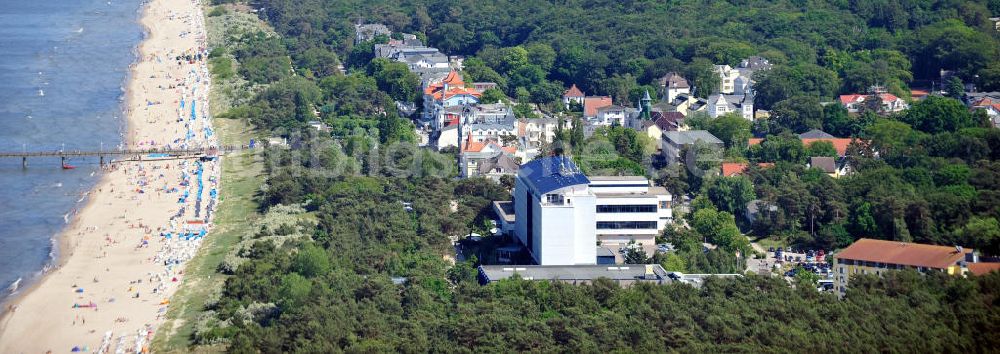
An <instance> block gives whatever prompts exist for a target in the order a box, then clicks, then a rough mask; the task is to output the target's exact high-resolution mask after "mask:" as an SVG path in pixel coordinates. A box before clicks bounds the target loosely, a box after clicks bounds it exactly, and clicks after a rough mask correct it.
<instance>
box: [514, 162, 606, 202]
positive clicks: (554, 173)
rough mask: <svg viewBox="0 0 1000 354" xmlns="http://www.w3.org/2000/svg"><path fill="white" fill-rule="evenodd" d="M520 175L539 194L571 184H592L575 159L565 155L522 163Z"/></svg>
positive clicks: (519, 170)
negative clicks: (574, 161)
mask: <svg viewBox="0 0 1000 354" xmlns="http://www.w3.org/2000/svg"><path fill="white" fill-rule="evenodd" d="M517 174H518V177H520V178H521V179H522V180H524V181H526V182H527V183H528V185H529V186H530V187H531V188H532V189H534V190H535V191H536V193H538V195H542V194H546V193H548V192H551V191H554V190H557V189H560V188H563V187H569V186H575V185H579V184H590V179H588V178H587V176H585V175H584V174H583V172H581V171H580V168H579V167H577V166H576V164H575V163H573V160H572V159H570V158H569V157H565V156H551V157H543V158H540V159H537V160H532V161H530V162H528V163H525V164H523V165H521V168H520V169H518V172H517Z"/></svg>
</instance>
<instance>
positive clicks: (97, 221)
mask: <svg viewBox="0 0 1000 354" xmlns="http://www.w3.org/2000/svg"><path fill="white" fill-rule="evenodd" d="M138 11H139V16H137V21H138V23H139V25H140V26H141V28H142V35H141V38H140V41H139V43H138V44H137V45H136V46H135V48H134V49H133V51H132V53H133V55H134V58H133V62H132V63H131V64H130V65H129V66H128V69H127V73H126V77H125V80H124V85H123V86H122V88H123V95H124V99H123V100H121V106H122V113H123V114H124V116H123V118H124V119H123V121H122V122H123V124H124V125H119V132H120V133H119V134H120V136H121V138H122V140H121V142H122V144H123V145H125V146H143V145H144V144H146V143H147V140H146V139H148V143H149V144H150V146H161V144H164V143H167V142H170V143H174V144H176V143H178V141H179V140H182V139H179V138H177V135H176V134H178V133H179V131H180V129H179V128H178V126H179V125H180V124H179V123H181V122H183V123H184V128H186V129H187V132H188V133H187V136H186V137H185V138H184V139H183V142H182V143H181V144H188V143H189V141H188V140H191V141H190V143H191V144H196V145H195V146H199V147H204V146H210V145H212V144H214V138H213V137H211V126H210V125H209V124H208V123H201V124H202V126H203V128H202V129H203V130H205V131H206V132H205V134H204V135H205V138H204V139H203V140H202V139H199V138H197V137H194V138H192V135H193V134H192V128H191V127H190V126H193V125H195V115H196V114H195V109H194V108H195V107H194V106H195V103H200V104H202V107H203V108H202V109H203V110H204V109H205V108H207V105H208V104H207V91H208V90H207V87H208V86H207V85H208V84H209V83H210V81H211V79H210V78H209V77H202V76H201V74H202V71H203V70H201V69H203V68H204V67H205V61H204V60H176V61H175V60H173V59H171V58H172V56H173V55H174V54H185V53H187V54H188V55H194V54H198V55H200V54H201V52H200V51H201V50H205V48H204V46H205V45H204V41H205V35H206V32H205V31H206V30H207V29H206V28H205V25H204V11H203V8H202V4H201V2H200V1H199V0H151V1H143V2H142V3H140V6H139V10H138ZM171 30H173V31H174V33H170V32H171ZM178 33H179V34H178ZM153 58H155V59H156V60H155V63H154V62H153ZM199 59H201V58H199ZM204 59H207V58H204ZM174 62H176V63H177V65H176V66H174V65H172V64H173V63H174ZM205 71H207V69H206V70H205ZM186 73H187V78H184V79H183V81H182V79H181V77H183V76H185V75H184V74H186ZM205 74H206V76H207V72H206V73H205ZM192 77H193V78H194V79H192ZM171 80H172V81H171ZM164 81H167V83H170V85H169V86H168V87H164V86H165V85H164ZM175 83H177V84H176V87H175V85H174V84H175ZM192 83H193V84H194V85H189V84H192ZM157 84H159V85H157ZM202 84H204V85H205V86H204V87H205V88H206V89H205V91H206V93H203V94H202V95H198V92H197V90H198V89H199V88H201V85H202ZM191 86H193V87H194V88H193V89H192V92H191V96H190V98H188V96H187V95H188V93H187V92H186V91H187V90H188V88H189V87H191ZM151 89H152V90H151ZM157 89H159V91H156V90H157ZM150 91H153V92H152V93H151V92H150ZM201 96H205V98H204V99H203V100H199V97H201ZM178 97H179V98H180V100H181V102H182V103H181V107H185V106H184V103H183V101H184V100H186V99H190V100H191V104H190V106H191V120H190V122H189V121H188V120H187V119H186V118H185V117H184V116H185V114H183V112H181V111H182V110H183V108H178V109H175V111H176V112H178V113H177V115H178V119H177V122H172V121H171V120H172V118H171V117H170V116H171V114H170V112H169V111H170V106H171V101H174V102H176V100H175V98H178ZM143 100H145V101H146V102H145V103H146V105H142V103H143V102H142V101H143ZM143 111H145V112H146V115H145V116H140V115H141V114H143ZM154 112H155V113H154ZM200 119H201V120H203V121H206V120H209V121H210V117H208V115H207V114H206V113H204V112H203V113H202V114H201V116H200ZM151 120H152V121H151ZM189 125H190V126H189ZM122 128H124V129H122ZM170 129H173V130H174V132H173V134H174V135H171V133H169V132H168V130H170ZM157 130H160V131H157ZM172 139H173V140H172ZM170 143H168V144H170ZM215 161H218V159H216V160H215ZM209 164H211V165H212V166H210V167H208V169H207V170H208V171H207V172H206V173H207V176H208V180H209V182H211V183H213V184H217V181H218V174H219V172H218V169H217V168H216V167H215V163H210V162H205V165H209ZM112 165H113V166H115V167H114V168H112V167H111V166H112ZM192 166H197V168H198V169H197V172H198V174H197V176H198V187H199V188H198V192H197V193H196V194H195V197H196V198H197V199H198V202H197V204H195V212H194V213H195V215H198V211H200V210H201V199H202V194H203V193H202V179H201V176H202V173H201V171H202V164H201V163H198V162H193V163H189V161H185V162H179V163H178V162H176V161H173V160H169V161H159V160H155V159H154V160H147V161H141V162H128V161H121V162H113V163H109V165H108V168H107V169H105V170H104V171H102V173H101V175H100V177H99V180H98V181H97V182H96V183H95V184H94V186H93V187H92V188H91V189H90V191H89V192H88V194H87V196H86V198H87V200H85V201H81V202H80V203H77V204H76V205H75V206H74V209H73V211H71V212H70V213H71V216H72V219H71V221H70V222H69V223H67V224H66V226H65V227H64V228H63V229H62V230H61V231H60V232H59V233H58V236H57V238H58V240H57V241H56V242H53V247H56V250H55V252H54V253H55V254H54V256H55V257H54V258H55V259H54V260H53V261H50V262H49V263H48V264H47V265H46V266H45V267H44V268H43V272H42V273H41V274H39V275H37V276H35V277H34V279H32V280H34V281H32V282H31V283H30V284H28V285H27V286H22V287H21V289H18V291H17V292H16V293H14V294H11V295H8V298H7V299H6V300H5V301H4V306H3V308H2V309H0V351H2V352H15V353H16V352H35V351H42V352H44V351H45V350H54V351H62V350H68V349H69V348H70V347H76V346H78V345H76V343H80V346H81V348H87V347H89V348H90V349H91V350H94V349H97V348H102V349H103V348H107V347H108V344H114V343H111V342H115V341H114V338H110V337H111V334H110V332H111V330H112V329H114V330H115V331H114V332H115V333H114V336H115V337H118V339H119V341H118V346H119V348H121V345H122V344H123V343H126V342H130V343H131V342H132V341H131V340H129V341H126V340H125V336H126V335H128V336H130V338H131V334H134V333H139V334H136V335H135V337H136V341H135V347H138V346H139V345H141V343H142V341H141V340H140V338H141V337H142V335H141V333H143V332H144V331H148V333H149V334H150V335H151V334H152V333H153V332H152V331H153V329H154V328H156V327H157V326H158V324H162V319H161V316H160V315H159V313H160V312H162V309H163V308H164V306H169V298H170V296H171V295H172V294H173V292H175V291H176V289H177V285H178V284H179V283H180V282H179V281H178V278H179V277H182V276H183V274H184V272H183V270H182V269H183V265H182V263H181V262H183V261H184V259H183V255H182V256H180V258H179V260H175V258H169V257H174V255H173V253H169V252H183V251H185V250H187V248H191V247H194V249H195V250H197V247H198V246H199V245H200V242H198V241H197V240H196V241H195V242H192V243H190V244H187V243H186V244H184V245H182V246H177V245H176V244H177V243H181V242H182V241H181V240H180V234H179V233H178V240H177V241H176V242H175V241H173V240H172V239H170V238H166V239H155V238H153V237H155V236H157V235H156V234H157V233H159V234H160V235H162V234H164V233H165V232H167V231H168V230H169V232H167V235H171V234H172V233H174V232H177V228H176V226H175V223H176V222H175V220H174V219H175V218H176V217H177V216H183V215H184V212H183V211H184V210H185V208H188V205H187V204H184V202H180V203H181V204H180V205H181V206H180V209H181V211H180V212H179V213H178V215H175V216H174V217H171V214H173V213H172V212H171V209H176V208H177V207H176V206H177V205H178V202H176V200H177V199H176V198H175V197H174V195H172V194H169V193H171V191H168V190H167V186H168V183H170V181H173V180H181V179H182V178H183V179H184V180H185V181H186V180H187V179H189V178H191V175H188V174H186V171H187V170H193V169H192ZM172 167H173V169H171V168H172ZM150 168H151V170H150ZM148 171H152V172H153V173H154V174H156V173H159V180H157V181H153V182H149V181H148V180H149V179H152V178H151V177H150V176H148V175H147V172H148ZM171 177H175V179H172V178H171ZM213 178H214V180H213ZM161 181H162V184H163V188H162V192H163V193H162V195H161V189H160V188H156V189H155V192H156V196H155V198H154V197H153V196H152V193H145V192H144V190H145V189H147V188H154V187H155V186H154V185H153V183H161ZM133 183H136V184H133ZM116 186H117V187H118V189H117V190H118V193H115V189H116ZM179 186H185V188H183V190H185V191H187V190H189V189H190V188H189V187H186V186H187V184H185V183H181V184H180V185H179ZM177 189H178V188H177V187H174V188H173V191H174V192H176V191H177ZM214 190H215V186H213V187H212V191H213V194H214ZM132 192H137V193H135V194H133V193H132ZM185 193H187V192H185ZM214 198H215V196H214V195H212V197H211V199H209V200H210V201H209V206H208V207H207V208H206V214H208V213H211V212H212V211H213V210H212V208H211V205H212V204H213V203H214V202H215V200H214ZM184 199H187V197H186V194H185V197H184ZM172 201H173V202H172ZM133 202H134V203H133ZM144 202H145V203H146V205H143V203H144ZM105 203H106V204H107V206H105V205H104V204H105ZM188 203H190V202H188ZM150 204H152V205H151V206H150ZM115 209H117V210H122V214H121V215H122V216H120V217H119V216H117V215H115V212H113V210H115ZM130 215H132V216H133V218H134V219H133V218H129V217H128V216H130ZM167 218H170V220H169V226H167V222H166V221H167V220H166V219H167ZM208 218H209V217H208V216H207V215H206V216H205V219H206V220H205V221H206V223H205V224H204V225H205V226H202V236H204V232H205V231H206V229H209V228H210V226H209V225H210V222H209V219H208ZM181 223H182V224H183V223H185V221H181ZM187 223H190V220H188V221H187ZM88 225H89V226H88ZM136 225H138V227H136ZM157 226H159V227H157ZM185 226H190V225H185ZM154 227H155V228H156V231H153V228H154ZM98 230H100V231H98ZM109 230H110V232H107V231H109ZM161 230H162V231H161ZM102 232H104V237H105V241H106V244H104V245H101V242H102V240H100V239H99V238H98V237H100V236H101V235H99V234H100V233H102ZM53 240H54V239H53ZM185 241H187V240H185ZM129 243H135V244H137V245H136V247H135V248H134V249H130V247H128V244H129ZM177 247H187V248H185V249H181V250H180V251H178V250H177ZM154 249H155V251H154ZM164 252H167V255H166V257H168V260H167V261H164V260H163V259H162V257H164ZM174 262H176V263H174ZM102 263H103V264H102ZM159 263H162V264H160V266H159V267H158V266H157V264H159ZM71 264H72V266H71ZM174 267H176V268H177V269H174ZM46 268H47V271H44V270H45V269H46ZM81 268H82V269H81ZM97 268H106V269H102V270H103V271H105V272H102V273H101V274H98V270H97ZM160 268H165V269H166V270H165V271H162V272H161V269H160ZM83 269H86V270H83ZM111 269H114V270H115V271H114V272H112V270H111ZM123 271H124V272H123ZM82 272H89V273H88V274H94V276H93V283H91V282H90V281H85V280H89V275H88V276H86V277H84V276H82V275H81V274H80V273H82ZM123 273H124V274H123ZM161 273H162V274H161ZM128 274H131V275H128ZM164 276H165V277H166V278H164ZM84 278H85V279H84ZM98 278H101V280H100V282H98ZM107 278H110V279H108V280H105V279H107ZM136 278H138V280H129V279H136ZM144 278H146V279H149V281H148V282H145V283H144V282H143V280H144ZM170 278H172V279H173V281H170V280H169V279H170ZM164 279H168V280H164ZM109 280H110V281H109ZM154 280H158V281H159V282H160V284H159V285H156V286H155V287H153V288H152V289H151V292H152V294H154V295H153V299H152V303H150V300H149V299H148V297H149V295H147V298H145V299H142V300H141V301H139V300H135V301H132V302H131V303H128V304H123V303H126V302H128V301H129V300H130V299H128V298H129V297H131V296H129V295H131V293H132V292H133V289H135V291H134V292H135V294H136V295H135V296H136V297H135V298H136V299H139V295H140V293H144V294H149V291H146V290H143V291H140V289H141V288H144V287H148V286H150V285H152V284H153V283H154ZM56 283H61V284H56ZM69 283H71V284H72V288H70V287H67V288H65V290H63V288H62V287H63V286H66V284H69ZM77 283H85V284H84V285H82V286H80V287H77V285H78V284H77ZM129 284H131V285H129ZM140 284H141V285H140ZM126 287H127V288H128V289H129V290H128V291H125V292H123V291H121V290H122V288H126ZM84 288H86V290H84ZM95 290H96V291H95ZM147 290H149V289H147ZM158 290H159V291H158ZM92 293H95V294H99V295H103V296H105V297H104V298H93V299H89V300H88V299H84V298H92V297H93V295H91V294H92ZM63 294H65V295H63ZM80 294H86V295H80ZM159 294H163V295H159ZM122 295H125V296H122ZM119 296H121V297H120V298H121V299H122V300H116V299H118V298H119ZM67 298H69V299H68V300H69V301H65V302H59V303H55V301H62V300H67ZM73 298H76V301H73V300H74V299H73ZM160 298H163V300H162V301H161V300H159V299H160ZM88 301H89V304H90V305H89V306H84V305H86V304H88ZM157 302H159V305H158V306H159V307H160V311H157V309H156V307H157V305H156V303H157ZM71 303H72V304H73V306H72V307H70V306H69V305H70V304H71ZM78 303H82V304H84V305H81V306H80V307H79V308H78V307H77V305H76V304H78ZM98 304H100V308H101V309H102V310H103V309H104V308H106V307H109V308H112V310H111V311H116V310H117V311H118V313H117V314H108V313H107V312H111V311H97V306H98ZM53 305H55V307H54V308H53ZM150 305H153V306H150ZM63 306H65V307H63ZM91 306H93V312H89V311H84V310H80V309H82V308H87V309H88V310H89V309H90V307H91ZM10 308H13V309H14V310H13V311H11V310H9V309H10ZM49 308H51V311H49V310H48V309H49ZM39 310H42V311H45V313H46V315H47V317H49V316H51V317H52V319H47V318H37V316H36V317H35V318H31V317H29V316H30V315H31V313H35V314H38V313H39V312H40V311H39ZM23 313H29V315H27V316H19V315H21V314H23ZM115 315H120V316H118V317H113V316H115ZM73 316H76V317H77V318H79V319H80V322H81V324H80V325H79V326H78V325H77V319H72V318H73ZM55 317H64V319H61V320H59V321H65V317H68V318H70V319H71V320H72V326H73V327H77V328H79V327H82V326H85V325H87V319H88V318H90V319H91V321H90V322H91V323H92V324H94V323H95V322H96V325H97V326H104V328H100V329H90V330H89V331H83V332H82V333H83V336H82V337H85V339H84V338H80V337H81V336H80V333H81V331H79V330H76V329H74V328H73V327H70V328H65V327H67V326H66V323H65V322H63V323H61V324H62V327H63V328H58V326H56V325H58V324H59V323H58V322H56V321H57V320H56V318H55ZM132 317H135V318H137V320H136V322H138V323H131V318H132ZM95 319H96V320H95ZM40 325H41V326H47V327H48V328H47V329H46V331H44V332H46V333H38V332H39V331H37V330H35V329H36V328H37V327H38V326H40ZM121 327H129V329H126V330H124V331H120V330H119V329H120V328H121ZM136 328H138V329H137V330H138V332H136ZM105 329H107V332H105ZM17 332H20V333H17ZM105 333H108V334H105ZM102 334H105V335H104V339H103V340H102V338H101V337H102ZM4 338H7V339H4ZM109 339H110V340H109ZM15 341H17V342H20V343H15ZM88 343H89V344H88ZM98 344H100V347H98ZM60 345H64V346H65V347H60ZM111 347H113V346H111ZM5 348H6V349H5ZM133 349H135V348H133Z"/></svg>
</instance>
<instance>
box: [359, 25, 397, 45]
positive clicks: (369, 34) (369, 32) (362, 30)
mask: <svg viewBox="0 0 1000 354" xmlns="http://www.w3.org/2000/svg"><path fill="white" fill-rule="evenodd" d="M391 34H392V31H390V30H389V27H386V26H385V25H383V24H380V23H369V24H360V23H359V24H356V25H354V44H358V43H361V42H364V41H370V40H373V39H375V37H376V36H380V35H382V36H388V35H391Z"/></svg>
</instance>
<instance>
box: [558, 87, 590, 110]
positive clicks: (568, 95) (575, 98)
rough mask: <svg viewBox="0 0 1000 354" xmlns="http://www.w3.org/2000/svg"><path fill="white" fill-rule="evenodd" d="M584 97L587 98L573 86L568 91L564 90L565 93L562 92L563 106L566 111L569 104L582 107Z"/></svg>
mask: <svg viewBox="0 0 1000 354" xmlns="http://www.w3.org/2000/svg"><path fill="white" fill-rule="evenodd" d="M585 97H587V95H585V94H584V93H583V91H580V88H578V87H576V84H573V85H572V86H570V88H569V89H568V90H566V92H563V105H564V106H566V109H569V105H570V103H571V102H576V103H577V104H579V105H580V106H581V107H582V106H583V99H584V98H585Z"/></svg>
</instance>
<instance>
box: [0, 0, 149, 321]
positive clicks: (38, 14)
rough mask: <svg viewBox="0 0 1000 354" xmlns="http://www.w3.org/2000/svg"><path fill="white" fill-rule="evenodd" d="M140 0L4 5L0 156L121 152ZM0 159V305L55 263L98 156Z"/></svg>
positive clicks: (0, 8)
mask: <svg viewBox="0 0 1000 354" xmlns="http://www.w3.org/2000/svg"><path fill="white" fill-rule="evenodd" d="M141 5H142V1H141V0H111V1H108V0H0V151H3V152H8V151H13V152H17V151H58V150H65V151H72V150H98V149H102V148H103V149H115V148H117V147H118V146H119V145H120V144H121V143H122V136H123V135H122V134H123V132H124V131H125V122H124V118H123V114H122V104H123V102H124V97H125V96H124V93H125V92H124V89H123V87H124V86H125V82H126V80H127V78H128V72H129V65H130V64H131V63H133V62H134V61H135V60H136V53H137V50H136V47H137V45H138V43H139V42H140V40H141V39H142V37H143V29H142V27H141V26H140V24H139V22H138V20H139V16H140V9H141ZM21 162H22V161H21V159H20V158H0V302H3V300H4V299H5V298H6V299H9V296H10V295H11V293H12V291H11V287H12V285H13V284H15V283H18V285H19V290H21V291H23V289H25V288H26V287H28V286H30V285H31V284H32V283H33V282H37V280H38V279H40V275H41V274H42V273H43V270H47V269H49V268H50V267H51V266H52V265H54V263H55V262H56V260H57V259H58V257H59V252H60V251H61V250H60V249H59V246H58V245H59V242H58V239H57V238H58V236H59V234H60V232H61V231H62V230H63V229H64V228H66V227H67V225H68V224H69V223H70V222H72V221H73V219H74V214H75V213H76V212H77V211H78V209H79V208H81V207H83V205H84V204H85V203H86V202H87V200H86V193H87V192H88V191H89V190H90V188H91V187H93V186H94V185H95V183H96V182H97V181H98V179H99V178H100V174H101V173H100V168H99V163H98V160H97V158H90V159H85V158H73V159H69V160H68V161H67V163H68V164H70V165H73V166H76V167H77V168H76V169H62V168H61V165H60V160H59V159H58V158H30V159H28V161H27V162H28V163H27V167H26V168H25V167H22V163H21Z"/></svg>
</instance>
